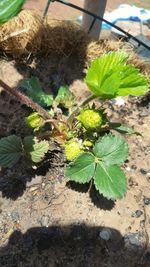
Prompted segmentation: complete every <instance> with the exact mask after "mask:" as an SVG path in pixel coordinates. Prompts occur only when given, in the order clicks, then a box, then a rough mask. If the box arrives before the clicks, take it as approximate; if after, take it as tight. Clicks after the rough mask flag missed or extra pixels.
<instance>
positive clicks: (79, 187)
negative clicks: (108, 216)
mask: <svg viewBox="0 0 150 267" xmlns="http://www.w3.org/2000/svg"><path fill="white" fill-rule="evenodd" d="M66 186H67V187H69V188H71V189H72V190H75V191H77V192H80V193H87V192H88V191H89V196H90V198H91V200H92V202H93V203H94V205H95V206H96V207H97V208H100V209H103V210H111V209H113V208H114V206H115V202H114V201H112V200H108V199H107V198H105V197H104V196H103V195H102V194H100V193H99V192H98V191H97V190H96V188H95V186H94V185H92V187H91V188H90V183H87V184H78V183H75V182H73V181H69V182H67V184H66Z"/></svg>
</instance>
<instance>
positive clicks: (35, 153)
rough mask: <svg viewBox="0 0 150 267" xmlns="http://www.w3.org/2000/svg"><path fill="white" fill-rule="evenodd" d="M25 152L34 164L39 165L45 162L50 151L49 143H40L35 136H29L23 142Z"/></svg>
mask: <svg viewBox="0 0 150 267" xmlns="http://www.w3.org/2000/svg"><path fill="white" fill-rule="evenodd" d="M23 144H24V151H25V153H26V155H27V157H28V158H30V159H31V160H32V161H33V162H35V163H38V162H40V161H41V160H43V158H44V156H45V154H46V153H47V152H48V150H49V143H48V142H47V141H45V140H44V141H40V142H38V141H37V139H36V138H35V137H34V136H27V137H25V138H24V140H23Z"/></svg>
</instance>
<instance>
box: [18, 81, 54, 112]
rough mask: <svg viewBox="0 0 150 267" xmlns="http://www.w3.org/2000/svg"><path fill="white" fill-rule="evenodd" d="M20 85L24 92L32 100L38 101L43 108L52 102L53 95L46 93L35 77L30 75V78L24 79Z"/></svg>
mask: <svg viewBox="0 0 150 267" xmlns="http://www.w3.org/2000/svg"><path fill="white" fill-rule="evenodd" d="M20 86H21V87H23V88H24V90H25V93H26V95H27V96H29V97H30V98H31V99H32V100H33V101H34V102H36V103H38V104H39V105H41V106H42V107H44V108H47V107H49V106H51V105H52V104H53V95H52V94H46V93H45V92H44V91H43V89H42V87H41V84H40V81H39V79H38V78H37V77H31V78H30V79H24V80H23V81H22V82H21V83H20Z"/></svg>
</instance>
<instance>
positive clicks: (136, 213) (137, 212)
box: [132, 210, 143, 218]
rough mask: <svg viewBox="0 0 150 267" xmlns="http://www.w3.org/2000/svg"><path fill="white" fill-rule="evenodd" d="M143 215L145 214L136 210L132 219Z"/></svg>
mask: <svg viewBox="0 0 150 267" xmlns="http://www.w3.org/2000/svg"><path fill="white" fill-rule="evenodd" d="M142 214H143V211H141V210H136V211H135V212H133V213H132V217H135V218H139V217H140V216H141V215H142Z"/></svg>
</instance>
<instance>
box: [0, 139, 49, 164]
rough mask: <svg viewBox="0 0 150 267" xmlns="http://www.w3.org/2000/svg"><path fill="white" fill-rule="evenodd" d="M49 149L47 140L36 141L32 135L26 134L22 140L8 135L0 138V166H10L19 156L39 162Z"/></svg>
mask: <svg viewBox="0 0 150 267" xmlns="http://www.w3.org/2000/svg"><path fill="white" fill-rule="evenodd" d="M48 150H49V143H48V142H47V141H40V142H39V141H38V140H37V139H36V138H35V137H34V136H27V137H25V138H24V139H23V140H22V139H21V138H20V137H18V136H16V135H10V136H8V137H4V138H2V139H1V140H0V166H2V167H12V166H13V165H14V164H15V163H17V162H18V160H19V159H20V158H21V156H26V157H27V158H29V159H31V160H32V161H33V162H35V163H37V162H40V161H41V160H42V159H43V158H44V155H45V154H46V153H47V152H48Z"/></svg>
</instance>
